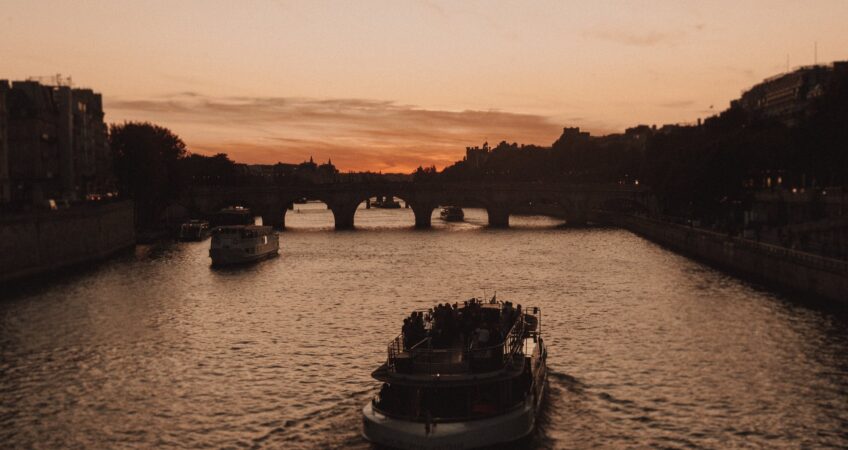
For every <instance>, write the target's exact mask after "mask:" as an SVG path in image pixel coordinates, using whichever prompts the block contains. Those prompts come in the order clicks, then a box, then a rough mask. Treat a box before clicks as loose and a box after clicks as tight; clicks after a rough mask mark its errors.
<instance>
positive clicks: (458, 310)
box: [362, 298, 547, 449]
mask: <svg viewBox="0 0 848 450" xmlns="http://www.w3.org/2000/svg"><path fill="white" fill-rule="evenodd" d="M546 357H547V350H546V349H545V346H544V342H543V341H542V335H541V311H540V309H539V308H535V307H533V308H527V309H524V310H522V309H521V306H520V305H519V306H517V307H513V306H512V304H511V303H510V302H500V301H496V300H495V299H494V298H493V299H492V300H491V301H489V302H484V301H480V300H477V299H472V300H470V301H466V302H464V303H462V304H454V305H452V306H451V305H447V304H446V305H439V306H437V307H436V308H434V309H431V310H428V311H426V312H422V311H418V312H413V314H412V316H410V318H408V319H406V320H405V321H404V327H403V332H402V333H401V334H400V335H399V336H398V337H396V338H395V339H394V340H393V341H391V343H390V344H389V346H388V358H387V360H386V362H385V363H384V364H383V365H381V366H380V367H379V368H378V369H377V370H375V371H374V372H373V373H372V374H371V375H372V377H373V378H375V379H376V380H378V381H380V382H382V383H383V385H382V388H381V390H380V393H379V394H378V395H377V396H375V397H374V399H373V400H372V401H370V402H369V403H368V404H367V405H365V407H364V408H363V410H362V414H363V427H362V434H363V436H364V437H365V438H366V439H368V440H369V441H371V442H373V443H376V444H378V445H385V446H389V447H396V448H409V449H440V448H450V449H466V448H477V447H484V446H490V445H496V444H507V443H511V442H514V441H517V440H519V439H521V438H523V437H525V436H527V435H529V434H530V433H531V432H532V431H533V428H534V426H535V424H536V418H537V414H538V412H539V408H540V406H541V404H542V398H543V394H544V389H545V381H546V375H547V368H546V363H545V360H546Z"/></svg>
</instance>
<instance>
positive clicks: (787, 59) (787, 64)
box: [786, 53, 789, 72]
mask: <svg viewBox="0 0 848 450" xmlns="http://www.w3.org/2000/svg"><path fill="white" fill-rule="evenodd" d="M786 71H787V72H789V53H787V54H786Z"/></svg>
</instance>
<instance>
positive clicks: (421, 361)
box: [386, 308, 541, 375]
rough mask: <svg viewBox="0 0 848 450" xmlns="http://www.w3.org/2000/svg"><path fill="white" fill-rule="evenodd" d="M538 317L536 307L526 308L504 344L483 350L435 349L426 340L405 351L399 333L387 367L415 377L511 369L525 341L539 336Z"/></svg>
mask: <svg viewBox="0 0 848 450" xmlns="http://www.w3.org/2000/svg"><path fill="white" fill-rule="evenodd" d="M540 315H541V312H540V310H539V309H538V308H528V310H527V311H525V312H524V313H523V314H522V315H521V317H520V318H519V320H516V321H515V323H514V324H513V326H512V328H511V329H510V331H509V333H507V335H506V336H505V337H504V340H503V342H501V343H499V344H496V345H491V346H485V347H475V346H474V345H473V344H472V345H469V346H465V345H460V346H454V347H449V348H434V347H433V339H432V338H430V337H427V338H424V339H422V340H421V341H419V342H417V343H415V344H414V345H412V346H410V347H409V348H406V346H405V345H404V335H403V333H401V334H400V335H398V336H397V337H396V338H394V339H393V340H392V341H391V342H390V343H389V346H388V352H387V353H388V359H387V363H386V365H387V367H388V369H389V370H390V371H392V372H395V373H405V374H415V375H436V374H445V375H450V374H464V373H482V372H492V371H496V370H501V369H504V368H511V367H513V365H514V364H516V362H517V361H520V358H521V357H523V356H524V339H525V338H526V337H531V336H532V337H535V336H538V333H539V332H540V325H541V320H540ZM530 317H532V319H531V318H530ZM528 322H532V323H531V324H528Z"/></svg>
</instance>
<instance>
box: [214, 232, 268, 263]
mask: <svg viewBox="0 0 848 450" xmlns="http://www.w3.org/2000/svg"><path fill="white" fill-rule="evenodd" d="M279 250H280V240H279V236H278V235H277V233H275V232H274V230H273V228H271V227H265V226H259V225H231V226H223V227H217V228H215V229H214V230H212V244H211V246H210V248H209V256H210V257H211V258H212V264H213V265H216V266H220V265H230V264H243V263H249V262H253V261H258V260H260V259H264V258H268V257H271V256H275V255H277V253H278V252H279Z"/></svg>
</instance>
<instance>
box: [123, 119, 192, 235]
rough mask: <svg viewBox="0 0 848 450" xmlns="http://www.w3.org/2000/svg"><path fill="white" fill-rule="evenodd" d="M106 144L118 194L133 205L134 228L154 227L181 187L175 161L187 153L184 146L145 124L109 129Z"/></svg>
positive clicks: (160, 129) (167, 132)
mask: <svg viewBox="0 0 848 450" xmlns="http://www.w3.org/2000/svg"><path fill="white" fill-rule="evenodd" d="M109 143H110V146H111V149H112V155H113V161H114V165H115V175H116V177H117V178H118V186H119V189H120V191H121V194H122V195H126V196H128V197H130V198H132V199H133V200H134V201H135V208H136V224H137V226H139V227H150V226H153V225H155V223H156V222H157V218H158V217H159V214H160V213H161V212H162V209H163V208H164V207H165V206H166V205H167V203H168V202H169V201H170V200H171V199H173V198H174V197H175V196H176V195H177V194H178V193H179V192H180V189H181V187H182V184H183V178H182V177H181V174H180V170H179V160H180V159H181V158H183V157H184V156H185V155H186V153H187V152H186V145H185V143H184V142H183V141H182V139H180V138H179V136H177V135H176V134H174V133H173V132H171V130H169V129H167V128H163V127H160V126H157V125H153V124H151V123H147V122H144V123H139V122H125V123H123V124H113V125H111V127H110V129H109Z"/></svg>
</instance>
